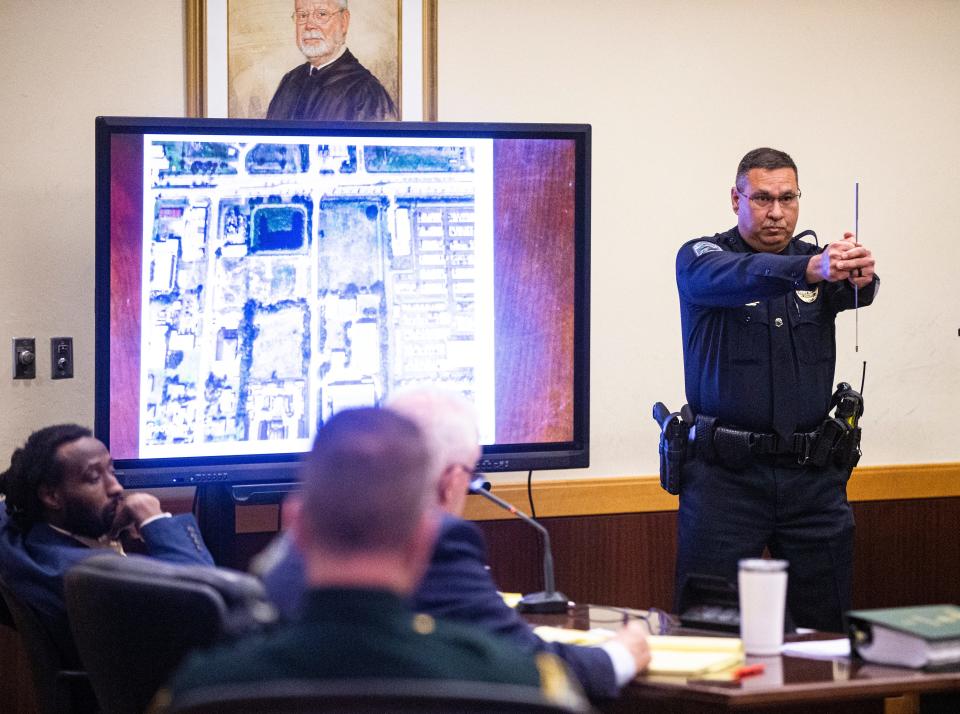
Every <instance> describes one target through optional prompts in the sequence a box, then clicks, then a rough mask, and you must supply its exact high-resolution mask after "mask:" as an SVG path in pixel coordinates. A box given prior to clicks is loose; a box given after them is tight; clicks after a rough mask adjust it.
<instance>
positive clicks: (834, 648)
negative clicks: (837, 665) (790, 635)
mask: <svg viewBox="0 0 960 714" xmlns="http://www.w3.org/2000/svg"><path fill="white" fill-rule="evenodd" d="M780 653H781V654H785V655H790V656H791V657H809V658H810V659H837V658H839V657H849V656H850V640H848V639H847V638H843V639H841V640H806V641H804V642H785V643H784V645H783V647H781V648H780Z"/></svg>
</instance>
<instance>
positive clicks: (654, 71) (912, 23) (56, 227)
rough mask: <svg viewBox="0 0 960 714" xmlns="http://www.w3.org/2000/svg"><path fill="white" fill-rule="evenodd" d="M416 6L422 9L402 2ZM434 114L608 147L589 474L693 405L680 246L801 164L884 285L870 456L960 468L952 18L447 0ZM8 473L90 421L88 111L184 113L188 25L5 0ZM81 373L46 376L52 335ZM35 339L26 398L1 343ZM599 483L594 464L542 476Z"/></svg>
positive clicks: (955, 29) (633, 457) (949, 5)
mask: <svg viewBox="0 0 960 714" xmlns="http://www.w3.org/2000/svg"><path fill="white" fill-rule="evenodd" d="M407 1H408V2H409V1H411V0H407ZM439 2H440V11H439V35H440V40H439V57H440V68H439V87H440V93H439V95H440V118H441V119H443V120H488V121H537V122H544V121H562V122H588V123H591V124H592V125H593V130H594V135H593V137H594V162H593V296H592V300H593V316H592V321H593V330H592V332H593V336H592V337H593V350H592V387H593V388H592V403H591V407H592V414H591V418H592V446H593V466H592V467H591V469H590V470H589V471H588V472H587V473H586V475H592V476H619V475H636V474H650V473H653V472H654V471H655V469H656V450H655V449H656V429H655V426H654V424H653V421H652V420H651V419H650V416H649V413H650V407H651V404H652V403H653V401H655V400H657V399H662V400H664V401H666V402H667V403H668V404H669V405H671V406H674V405H679V403H680V402H681V400H682V394H683V387H682V369H681V357H680V338H679V316H678V311H677V302H676V288H675V284H674V279H673V259H674V255H675V252H676V248H677V247H678V246H679V245H680V243H682V242H683V241H684V240H686V239H687V238H690V237H694V236H698V235H703V234H708V233H713V232H716V231H719V230H724V229H726V228H729V227H730V226H732V225H733V223H734V217H733V214H732V213H731V211H730V209H729V205H728V202H729V199H728V198H727V196H728V189H729V187H730V185H731V183H732V178H733V176H732V174H733V171H734V169H735V167H736V163H737V161H738V160H739V158H740V156H741V155H742V154H743V153H744V152H745V151H747V150H749V149H751V148H753V147H755V146H759V145H764V144H770V145H774V146H777V147H779V148H783V149H785V150H787V151H789V152H790V153H791V154H792V155H793V156H794V158H795V159H796V160H797V162H798V163H799V166H800V184H801V187H802V188H803V192H804V196H803V199H802V202H803V207H802V211H801V221H800V227H801V228H807V227H810V228H814V229H816V230H817V231H818V233H819V234H820V236H821V240H832V239H835V238H836V237H837V236H839V235H840V233H841V232H842V231H843V230H846V229H848V228H850V227H851V225H852V220H853V219H852V210H853V208H852V204H853V181H854V180H855V179H859V180H860V181H861V226H860V228H861V238H862V240H863V242H864V243H865V244H867V245H869V246H870V247H871V248H872V250H873V251H874V253H875V254H876V256H877V260H878V270H879V272H880V273H881V274H882V276H883V289H882V291H881V294H880V296H879V298H878V300H877V304H876V305H875V306H874V307H872V308H870V309H867V310H864V311H863V312H862V313H861V316H860V318H861V319H860V352H859V353H858V354H854V351H853V322H852V318H851V317H850V316H843V317H842V318H841V321H840V327H839V333H840V337H839V352H840V361H839V366H838V372H837V377H838V379H846V380H848V381H851V382H854V383H856V382H858V381H859V375H860V359H866V360H868V362H869V366H868V374H867V387H866V398H867V411H866V414H865V416H864V420H863V425H864V427H865V437H864V442H865V443H864V449H865V455H864V460H863V463H864V464H888V463H889V464H893V463H911V462H927V461H930V462H935V461H958V460H960V454H958V447H957V439H956V438H955V437H954V435H953V430H952V427H951V423H952V417H951V407H952V402H953V400H954V399H955V398H956V397H957V396H958V395H960V375H958V373H957V367H958V365H960V359H958V358H960V337H958V335H957V328H958V327H960V320H958V318H957V308H958V305H960V299H958V297H957V295H956V292H955V290H956V289H955V288H954V285H955V283H956V280H955V278H954V273H955V271H956V267H955V266H956V265H957V264H958V258H960V250H958V248H957V239H956V238H955V236H954V233H955V232H956V227H955V225H954V223H955V222H954V221H953V220H952V218H953V217H952V214H951V212H950V211H949V210H948V209H949V208H950V207H951V204H952V202H953V200H954V196H953V193H954V192H955V190H956V188H957V187H958V186H960V139H958V136H957V134H958V132H957V127H958V126H960V82H958V81H957V68H958V67H960V50H958V49H957V46H958V44H960V43H957V42H956V41H955V39H956V37H957V36H958V34H960V3H958V2H954V1H951V0H939V1H934V0H889V1H887V2H864V1H859V2H854V1H852V0H848V1H847V2H844V3H836V2H829V1H827V0H818V1H814V0H806V1H801V2H795V3H769V2H754V1H752V0H687V1H685V2H665V1H664V2H653V1H650V0H635V1H630V0H622V1H619V2H618V1H615V0H604V1H603V2H584V0H439ZM0 58H2V66H3V69H4V72H3V75H2V78H0V87H2V92H0V97H2V101H0V127H2V134H0V216H2V219H0V247H2V249H3V252H2V256H3V259H2V260H0V463H2V464H3V466H4V467H5V466H6V459H7V458H8V455H9V453H10V451H11V450H12V448H13V447H14V446H15V445H17V444H19V443H21V442H22V441H23V439H24V438H25V437H26V435H27V434H29V432H30V431H32V430H33V429H35V428H37V427H39V426H42V425H44V424H49V423H52V422H55V421H63V420H75V421H79V422H83V423H90V422H91V421H92V418H93V260H94V223H93V210H94V206H93V200H94V197H93V119H94V117H95V116H97V115H99V114H140V115H172V116H177V115H182V113H183V108H184V101H183V93H184V92H183V86H184V76H183V9H182V4H181V3H180V2H173V0H163V1H162V2H152V1H150V0H77V1H76V2H71V3H63V2H61V1H60V0H36V1H35V2H30V1H28V0H6V2H3V3H2V5H0ZM53 335H72V336H73V337H74V338H75V341H76V344H75V350H76V371H77V377H76V378H75V379H73V380H67V381H59V382H53V381H51V380H50V378H49V355H48V354H46V352H47V350H48V349H49V348H48V340H49V337H51V336H53ZM20 336H25V337H29V336H33V337H36V338H37V339H38V346H39V348H40V360H39V364H38V378H37V379H36V380H33V381H32V382H14V381H13V380H11V379H10V378H9V376H10V373H11V369H12V368H11V351H12V350H11V347H10V344H11V343H10V338H12V337H20ZM560 475H566V476H583V475H585V473H584V472H569V473H567V474H559V473H558V474H552V475H551V476H560Z"/></svg>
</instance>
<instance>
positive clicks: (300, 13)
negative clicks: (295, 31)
mask: <svg viewBox="0 0 960 714" xmlns="http://www.w3.org/2000/svg"><path fill="white" fill-rule="evenodd" d="M341 12H343V9H342V8H341V9H340V10H337V11H336V12H330V11H329V10H321V9H317V10H297V11H296V12H294V13H293V14H292V15H291V16H290V17H291V19H293V21H294V22H296V23H297V24H298V25H306V24H307V20H309V19H310V18H311V17H312V18H313V20H314V22H316V23H317V24H318V25H326V24H327V23H328V22H330V21H331V20H332V19H333V18H334V17H336V16H337V15H339V14H340V13H341Z"/></svg>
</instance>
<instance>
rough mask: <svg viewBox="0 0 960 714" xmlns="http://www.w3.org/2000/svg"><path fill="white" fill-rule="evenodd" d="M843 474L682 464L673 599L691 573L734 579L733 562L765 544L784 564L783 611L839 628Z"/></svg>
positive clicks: (848, 555) (846, 509) (847, 517)
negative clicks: (785, 566)
mask: <svg viewBox="0 0 960 714" xmlns="http://www.w3.org/2000/svg"><path fill="white" fill-rule="evenodd" d="M847 478H848V472H847V471H846V469H838V468H836V467H834V466H832V465H831V466H828V467H825V468H819V469H818V468H806V467H793V466H787V467H781V466H775V465H772V464H770V463H760V462H754V463H752V464H751V465H749V466H747V467H746V468H744V469H742V470H738V471H733V470H731V469H728V468H725V467H724V466H721V465H718V464H707V463H705V462H703V461H702V460H700V459H692V460H690V461H688V462H687V463H686V464H685V465H684V469H683V476H682V478H681V484H680V512H679V517H678V521H677V528H678V534H677V535H678V539H677V541H678V545H677V573H676V575H677V588H676V591H675V592H676V598H679V596H680V592H681V588H682V587H683V583H684V580H685V578H686V576H687V574H689V573H699V574H703V575H716V576H720V577H723V578H726V579H727V580H729V581H730V582H732V583H734V584H735V583H736V582H737V561H738V560H740V559H741V558H757V557H760V555H761V554H762V553H763V549H764V547H767V548H768V549H769V551H770V554H771V555H772V556H773V557H774V558H782V559H783V560H786V561H789V563H790V567H789V570H788V576H787V609H788V610H789V612H790V614H791V615H792V617H793V622H794V624H796V625H797V626H798V627H811V628H814V629H817V630H825V631H828V632H842V631H843V620H842V615H843V613H844V612H845V611H846V610H848V609H849V608H850V585H851V579H852V570H853V512H852V510H851V508H850V504H849V503H848V502H847V493H846V482H847Z"/></svg>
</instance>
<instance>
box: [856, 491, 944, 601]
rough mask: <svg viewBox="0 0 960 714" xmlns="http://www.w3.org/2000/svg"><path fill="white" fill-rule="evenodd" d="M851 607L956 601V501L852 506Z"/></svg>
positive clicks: (901, 502) (910, 501)
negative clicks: (853, 524) (852, 562)
mask: <svg viewBox="0 0 960 714" xmlns="http://www.w3.org/2000/svg"><path fill="white" fill-rule="evenodd" d="M853 513H854V518H855V519H856V523H857V535H856V547H855V549H854V573H853V600H854V603H853V604H854V607H896V606H901V605H924V604H936V603H960V498H930V499H922V500H904V501H873V502H868V503H854V504H853Z"/></svg>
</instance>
